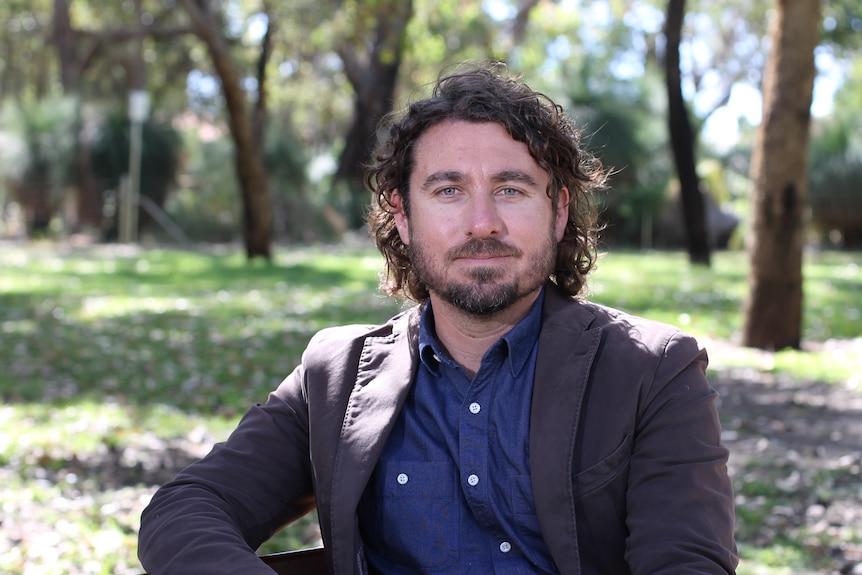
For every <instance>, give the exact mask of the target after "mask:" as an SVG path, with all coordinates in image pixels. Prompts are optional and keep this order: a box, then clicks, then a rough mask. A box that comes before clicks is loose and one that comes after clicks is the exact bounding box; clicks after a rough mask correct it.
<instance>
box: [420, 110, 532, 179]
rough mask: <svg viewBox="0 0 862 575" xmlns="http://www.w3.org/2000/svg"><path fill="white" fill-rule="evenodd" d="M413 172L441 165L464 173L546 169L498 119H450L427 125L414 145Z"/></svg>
mask: <svg viewBox="0 0 862 575" xmlns="http://www.w3.org/2000/svg"><path fill="white" fill-rule="evenodd" d="M413 166H414V169H413V174H412V175H413V176H420V177H421V174H427V173H428V172H433V171H437V170H441V169H447V170H456V171H461V172H463V173H477V175H478V174H481V173H482V172H485V171H488V170H507V169H508V170H510V169H515V168H517V169H519V170H522V171H527V172H529V173H531V174H535V175H537V176H538V175H539V174H543V173H544V170H542V168H541V167H540V166H539V165H538V164H537V163H536V161H535V160H534V159H533V157H532V156H531V155H530V152H529V149H528V148H527V145H526V144H524V143H523V142H519V141H517V140H515V139H513V138H512V136H510V135H509V133H508V132H507V131H506V129H505V128H504V127H503V126H501V125H500V124H497V123H495V122H467V121H462V120H448V121H445V122H441V123H439V124H435V125H433V126H431V127H430V128H428V130H426V131H425V133H424V134H422V136H420V137H419V139H418V141H417V142H416V147H415V149H414V158H413Z"/></svg>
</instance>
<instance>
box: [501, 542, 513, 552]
mask: <svg viewBox="0 0 862 575" xmlns="http://www.w3.org/2000/svg"><path fill="white" fill-rule="evenodd" d="M511 550H512V544H511V543H509V542H508V541H503V542H502V543H500V551H502V552H503V553H508V552H509V551H511Z"/></svg>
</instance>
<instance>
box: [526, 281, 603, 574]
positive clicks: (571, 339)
mask: <svg viewBox="0 0 862 575" xmlns="http://www.w3.org/2000/svg"><path fill="white" fill-rule="evenodd" d="M592 320H593V316H592V314H590V313H589V312H588V311H587V310H586V309H585V308H584V307H583V306H581V305H578V304H575V303H573V302H572V301H571V300H568V299H566V298H565V297H564V296H563V295H562V294H560V293H559V292H558V291H557V289H556V288H555V287H554V286H551V285H549V286H548V288H547V293H546V296H545V309H544V310H543V314H542V331H541V333H540V334H539V351H538V357H537V359H536V375H535V381H534V384H533V402H532V407H531V411H530V469H531V471H530V475H531V478H532V482H533V499H534V500H535V503H536V514H537V516H538V519H539V527H540V529H541V532H542V536H543V539H544V540H545V543H546V544H547V545H548V550H549V551H550V553H551V556H552V557H553V559H554V562H555V563H556V564H557V567H558V569H560V573H562V574H563V575H567V574H569V573H572V574H578V573H580V566H579V553H578V537H577V528H576V524H575V501H574V493H573V490H572V462H573V457H574V445H575V438H576V435H577V430H578V422H579V420H580V413H581V407H582V404H583V398H584V392H585V390H586V387H587V381H588V379H589V374H590V370H591V367H592V363H593V359H594V358H595V355H596V351H597V350H598V347H599V343H600V340H601V329H590V328H589V326H590V323H591V322H592ZM563 509H564V510H566V512H564V513H561V512H560V510H563Z"/></svg>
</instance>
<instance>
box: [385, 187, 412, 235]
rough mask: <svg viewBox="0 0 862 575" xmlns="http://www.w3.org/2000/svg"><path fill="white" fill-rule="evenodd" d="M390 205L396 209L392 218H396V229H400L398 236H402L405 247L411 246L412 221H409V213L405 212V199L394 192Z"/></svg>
mask: <svg viewBox="0 0 862 575" xmlns="http://www.w3.org/2000/svg"><path fill="white" fill-rule="evenodd" d="M389 205H390V206H392V207H393V208H394V210H395V211H394V213H393V214H392V216H393V217H394V218H395V227H396V228H398V235H399V236H401V241H402V242H403V243H404V245H405V246H409V245H410V221H409V220H408V219H407V212H405V211H404V198H402V197H401V194H400V193H398V190H397V189H396V190H392V195H391V196H390V197H389Z"/></svg>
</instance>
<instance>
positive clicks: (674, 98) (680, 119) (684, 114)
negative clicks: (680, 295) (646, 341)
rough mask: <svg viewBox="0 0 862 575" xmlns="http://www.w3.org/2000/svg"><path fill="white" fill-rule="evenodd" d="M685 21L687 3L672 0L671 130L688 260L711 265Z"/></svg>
mask: <svg viewBox="0 0 862 575" xmlns="http://www.w3.org/2000/svg"><path fill="white" fill-rule="evenodd" d="M684 18H685V0H669V1H668V4H667V19H666V21H665V38H666V40H667V42H666V47H665V57H664V61H665V81H666V86H667V95H668V128H669V130H670V141H671V148H672V150H673V158H674V162H675V163H676V172H677V177H678V178H679V186H680V196H681V198H682V211H683V222H684V223H685V231H686V240H687V242H686V243H687V244H688V257H689V260H690V261H691V263H693V264H703V265H706V266H708V265H709V263H710V253H709V252H710V250H709V240H708V233H707V232H708V230H707V227H706V226H707V224H706V210H705V206H704V199H703V193H702V192H701V189H700V178H699V177H698V175H697V167H696V164H695V139H694V133H693V132H692V129H691V121H690V120H689V117H688V109H687V108H686V105H685V100H684V99H683V96H682V74H681V73H680V68H679V45H680V41H681V38H682V23H683V20H684Z"/></svg>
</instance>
